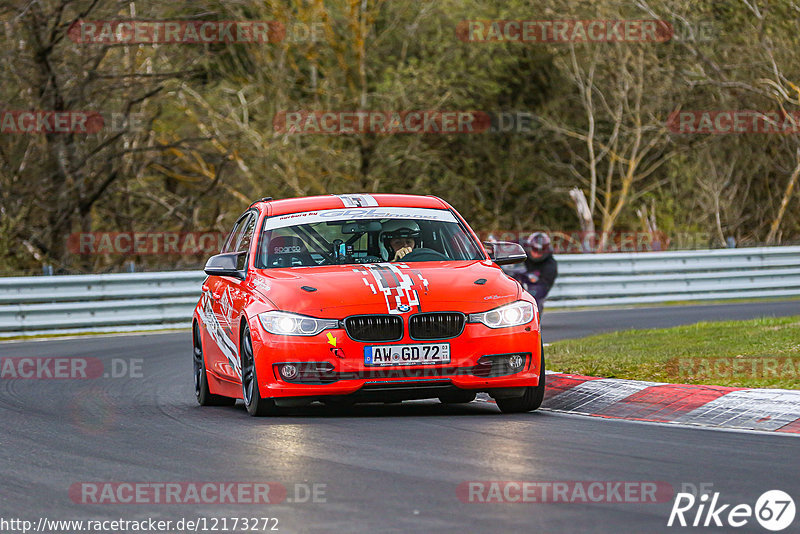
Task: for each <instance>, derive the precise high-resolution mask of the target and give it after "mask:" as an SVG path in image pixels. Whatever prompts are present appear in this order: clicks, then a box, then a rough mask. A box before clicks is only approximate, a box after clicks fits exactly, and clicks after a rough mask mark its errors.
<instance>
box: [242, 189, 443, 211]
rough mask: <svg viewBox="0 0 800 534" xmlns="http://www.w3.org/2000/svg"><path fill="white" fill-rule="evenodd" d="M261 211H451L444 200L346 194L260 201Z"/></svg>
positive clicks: (413, 196)
mask: <svg viewBox="0 0 800 534" xmlns="http://www.w3.org/2000/svg"><path fill="white" fill-rule="evenodd" d="M253 205H254V206H258V207H259V209H261V208H262V207H265V206H266V205H269V210H270V212H269V214H270V215H271V216H274V215H284V214H287V213H299V212H303V211H313V210H328V209H337V208H354V207H358V206H359V205H360V206H361V207H371V206H380V207H395V208H433V209H445V210H446V209H449V208H450V206H448V205H447V203H446V202H444V201H443V200H442V199H440V198H437V197H434V196H423V195H393V194H374V195H370V194H346V195H320V196H314V197H299V198H284V199H280V200H259V201H256V202H254V203H253Z"/></svg>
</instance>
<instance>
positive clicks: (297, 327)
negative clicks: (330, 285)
mask: <svg viewBox="0 0 800 534" xmlns="http://www.w3.org/2000/svg"><path fill="white" fill-rule="evenodd" d="M258 320H259V321H261V326H263V327H264V330H266V331H267V332H269V333H270V334H277V335H279V336H316V335H317V334H319V333H320V332H322V331H323V330H327V329H329V328H337V327H338V326H339V321H338V320H337V319H317V318H316V317H309V316H307V315H298V314H296V313H289V312H282V311H268V312H264V313H259V314H258Z"/></svg>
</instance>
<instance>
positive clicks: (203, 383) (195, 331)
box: [192, 323, 236, 406]
mask: <svg viewBox="0 0 800 534" xmlns="http://www.w3.org/2000/svg"><path fill="white" fill-rule="evenodd" d="M192 345H193V347H192V352H193V358H192V360H193V363H194V395H195V397H196V398H197V404H199V405H200V406H233V405H234V404H235V403H236V399H232V398H231V397H224V396H222V395H215V394H213V393H211V390H210V389H209V388H208V374H207V373H206V362H205V358H204V357H203V341H202V336H201V335H200V325H199V324H197V323H194V325H193V326H192Z"/></svg>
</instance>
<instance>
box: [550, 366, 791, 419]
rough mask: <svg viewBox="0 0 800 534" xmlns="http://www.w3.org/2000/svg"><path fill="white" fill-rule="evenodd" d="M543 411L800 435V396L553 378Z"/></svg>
mask: <svg viewBox="0 0 800 534" xmlns="http://www.w3.org/2000/svg"><path fill="white" fill-rule="evenodd" d="M542 408H544V409H547V410H552V411H557V412H564V413H573V414H580V415H591V416H594V417H604V418H609V419H626V420H630V421H648V422H655V423H674V424H680V425H693V426H704V427H713V428H731V429H745V430H759V431H767V432H786V433H792V434H800V391H793V390H785V389H749V388H733V387H724V386H703V385H693V384H666V383H661V382H644V381H640V380H621V379H617V378H597V377H592V376H581V375H570V374H563V373H552V372H549V371H548V373H547V390H546V393H545V399H544V402H543V403H542Z"/></svg>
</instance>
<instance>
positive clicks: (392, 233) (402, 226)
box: [380, 219, 420, 259]
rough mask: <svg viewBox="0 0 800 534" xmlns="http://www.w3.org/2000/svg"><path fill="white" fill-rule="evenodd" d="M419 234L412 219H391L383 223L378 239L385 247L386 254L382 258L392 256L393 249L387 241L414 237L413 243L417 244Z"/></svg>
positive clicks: (416, 225) (417, 226)
mask: <svg viewBox="0 0 800 534" xmlns="http://www.w3.org/2000/svg"><path fill="white" fill-rule="evenodd" d="M419 234H420V232H419V225H418V224H417V223H415V222H414V221H408V220H403V219H391V220H388V221H386V222H385V223H383V228H382V229H381V235H380V240H381V243H383V246H384V248H385V249H386V256H384V259H391V258H392V256H394V252H395V251H394V250H393V249H392V246H391V244H390V243H389V242H390V241H391V240H392V239H396V238H398V237H410V238H412V239H414V243H415V244H416V245H417V246H418V245H419V243H418V239H419Z"/></svg>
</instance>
